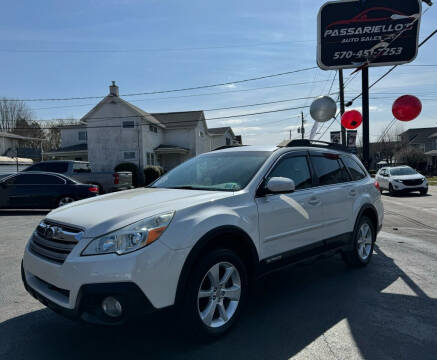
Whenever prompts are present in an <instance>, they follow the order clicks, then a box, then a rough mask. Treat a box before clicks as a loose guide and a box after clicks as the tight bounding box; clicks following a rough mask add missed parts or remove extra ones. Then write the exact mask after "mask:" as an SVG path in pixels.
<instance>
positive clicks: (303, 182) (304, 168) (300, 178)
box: [268, 156, 312, 190]
mask: <svg viewBox="0 0 437 360" xmlns="http://www.w3.org/2000/svg"><path fill="white" fill-rule="evenodd" d="M272 177H285V178H288V179H291V180H293V181H294V183H295V185H296V190H299V189H306V188H309V187H311V186H312V179H311V173H310V169H309V167H308V161H307V158H306V157H305V156H295V157H289V158H285V159H283V160H281V161H280V162H279V163H278V164H277V165H276V166H275V168H274V169H273V170H272V171H271V172H270V174H269V176H268V179H270V178H272Z"/></svg>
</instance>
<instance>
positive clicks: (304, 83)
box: [32, 80, 329, 111]
mask: <svg viewBox="0 0 437 360" xmlns="http://www.w3.org/2000/svg"><path fill="white" fill-rule="evenodd" d="M328 81H329V80H317V81H315V82H317V83H322V82H328ZM313 82H314V81H305V82H299V83H289V84H281V85H272V86H263V87H257V88H250V89H240V90H229V91H220V92H211V93H204V94H190V95H179V96H167V97H152V98H148V99H139V100H132V102H133V103H137V102H143V101H149V100H166V99H179V98H187V97H198V96H210V95H222V94H229V93H239V92H248V91H249V92H250V91H257V90H265V89H274V88H280V87H289V86H297V85H306V84H312V83H313ZM302 99H304V98H302ZM83 106H95V103H88V104H77V105H61V106H48V107H42V108H32V110H47V109H62V108H74V107H83ZM204 111H206V110H204Z"/></svg>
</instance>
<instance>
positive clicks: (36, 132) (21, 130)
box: [11, 118, 45, 148]
mask: <svg viewBox="0 0 437 360" xmlns="http://www.w3.org/2000/svg"><path fill="white" fill-rule="evenodd" d="M11 132H12V133H13V134H17V135H20V136H25V137H30V138H34V139H44V137H45V134H44V130H43V129H41V126H40V124H39V123H38V122H37V121H27V120H25V119H22V118H19V119H17V121H16V122H15V127H14V128H13V129H12V131H11ZM26 143H27V145H28V146H29V147H31V148H39V147H40V146H41V141H38V140H28V141H26Z"/></svg>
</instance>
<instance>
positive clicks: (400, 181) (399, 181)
mask: <svg viewBox="0 0 437 360" xmlns="http://www.w3.org/2000/svg"><path fill="white" fill-rule="evenodd" d="M394 181H396V182H398V183H402V182H403V180H399V179H394Z"/></svg>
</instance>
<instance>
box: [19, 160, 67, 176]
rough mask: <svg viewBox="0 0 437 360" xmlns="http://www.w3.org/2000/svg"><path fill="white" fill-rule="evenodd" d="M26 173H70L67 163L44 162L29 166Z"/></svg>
mask: <svg viewBox="0 0 437 360" xmlns="http://www.w3.org/2000/svg"><path fill="white" fill-rule="evenodd" d="M25 171H47V172H54V173H59V174H62V173H66V172H67V171H68V163H67V162H42V163H39V164H35V165H32V166H29V167H28V168H27V169H26V170H25Z"/></svg>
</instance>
